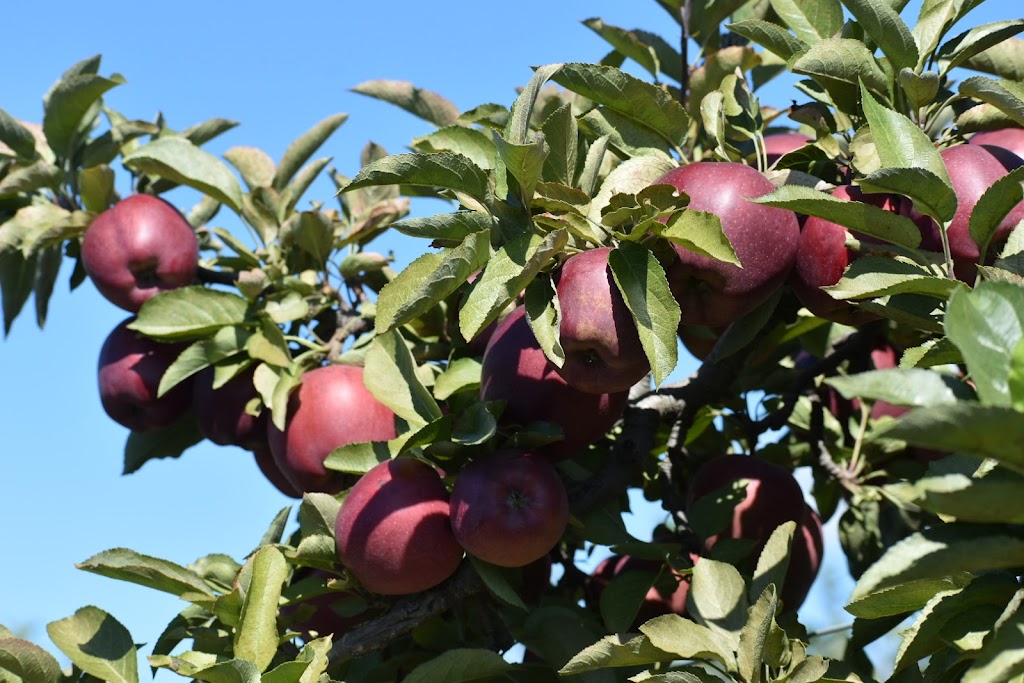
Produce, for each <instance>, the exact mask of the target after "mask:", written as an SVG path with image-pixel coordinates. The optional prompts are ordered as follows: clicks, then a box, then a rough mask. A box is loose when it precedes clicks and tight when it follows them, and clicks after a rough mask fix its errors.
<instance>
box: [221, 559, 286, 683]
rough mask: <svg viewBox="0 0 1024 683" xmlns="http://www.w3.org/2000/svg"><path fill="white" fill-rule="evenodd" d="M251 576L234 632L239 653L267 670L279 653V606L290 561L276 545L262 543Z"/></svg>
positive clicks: (241, 656)
mask: <svg viewBox="0 0 1024 683" xmlns="http://www.w3.org/2000/svg"><path fill="white" fill-rule="evenodd" d="M250 561H251V562H252V580H251V582H250V584H249V588H248V590H247V591H246V592H245V597H244V598H243V600H242V613H241V617H240V621H239V624H238V626H237V627H236V628H235V634H234V651H235V655H236V656H237V657H240V658H241V659H245V660H247V661H250V662H252V663H253V664H255V665H256V668H257V669H258V670H259V671H261V672H262V671H265V670H266V669H267V667H268V666H270V662H271V660H272V659H273V658H274V655H275V654H276V653H277V643H278V637H279V636H278V632H277V606H278V602H280V600H281V587H282V586H283V585H284V582H285V581H286V580H287V578H288V563H287V562H285V559H284V555H282V554H281V551H280V550H278V549H277V548H275V547H274V546H263V547H262V548H260V549H259V550H257V551H256V554H255V555H253V557H252V558H251V559H250Z"/></svg>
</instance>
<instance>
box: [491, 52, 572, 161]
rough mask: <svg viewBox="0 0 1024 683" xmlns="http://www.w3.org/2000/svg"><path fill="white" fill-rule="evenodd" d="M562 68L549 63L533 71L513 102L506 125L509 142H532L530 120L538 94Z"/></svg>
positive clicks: (518, 143)
mask: <svg viewBox="0 0 1024 683" xmlns="http://www.w3.org/2000/svg"><path fill="white" fill-rule="evenodd" d="M561 68H562V65H561V64H548V65H547V66H542V67H539V68H537V69H536V70H535V71H534V72H533V76H531V77H530V81H529V82H528V83H527V84H526V87H524V88H523V91H522V92H521V93H519V97H517V98H516V101H515V102H514V103H513V104H512V111H511V116H510V117H509V120H508V123H507V124H506V125H505V131H504V136H503V137H504V139H505V140H507V141H508V143H509V144H512V145H525V144H528V143H530V142H531V137H532V136H531V134H530V121H531V119H532V118H533V107H534V105H535V104H536V103H537V96H538V95H539V94H540V91H541V88H543V87H544V84H545V83H547V82H548V81H549V80H550V79H551V77H552V76H553V75H554V74H556V73H558V71H559V70H560V69H561Z"/></svg>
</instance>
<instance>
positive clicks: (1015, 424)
mask: <svg viewBox="0 0 1024 683" xmlns="http://www.w3.org/2000/svg"><path fill="white" fill-rule="evenodd" d="M1022 415H1024V413H1020V412H1018V411H1016V410H1013V409H1011V408H1004V407H1001V406H985V405H979V404H977V403H973V402H966V401H962V402H959V403H956V404H953V405H942V406H931V407H929V408H918V409H915V410H912V411H910V412H909V413H907V414H906V415H903V416H902V417H900V419H899V420H897V421H896V422H895V423H894V424H893V425H892V426H890V427H888V428H887V429H885V430H884V431H882V432H880V433H879V434H878V435H879V436H883V435H884V437H885V438H893V439H900V440H902V441H906V442H907V443H909V444H911V445H913V446H919V447H921V448H928V449H932V450H939V451H963V452H965V453H970V454H971V455H976V456H978V457H988V458H995V459H996V460H999V461H1000V462H1002V463H1003V464H1005V465H1006V466H1007V467H1011V468H1013V469H1015V470H1017V471H1024V453H1022V452H1021V449H1020V447H1019V444H1021V443H1024V419H1021V416H1022Z"/></svg>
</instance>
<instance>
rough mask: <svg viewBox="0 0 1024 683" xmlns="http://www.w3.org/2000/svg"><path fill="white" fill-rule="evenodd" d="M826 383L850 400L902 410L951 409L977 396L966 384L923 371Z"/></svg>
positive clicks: (873, 373)
mask: <svg viewBox="0 0 1024 683" xmlns="http://www.w3.org/2000/svg"><path fill="white" fill-rule="evenodd" d="M825 383H826V384H828V385H830V386H832V387H834V388H835V389H836V390H837V391H838V392H839V393H840V394H842V395H843V396H844V397H846V398H853V397H859V398H869V399H872V400H875V401H887V402H888V403H892V404H893V405H898V406H937V405H950V404H954V403H956V402H957V400H961V399H964V400H966V399H970V398H973V392H972V391H971V390H970V389H969V388H968V387H967V386H966V385H965V384H964V383H963V382H962V381H960V380H958V379H956V378H954V377H951V376H949V375H945V374H941V373H938V372H932V371H931V370H925V369H922V368H890V369H887V370H869V371H867V372H859V373H857V374H855V375H847V376H845V377H829V378H826V379H825Z"/></svg>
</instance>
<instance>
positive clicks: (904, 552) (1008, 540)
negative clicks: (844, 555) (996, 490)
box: [850, 522, 1024, 603]
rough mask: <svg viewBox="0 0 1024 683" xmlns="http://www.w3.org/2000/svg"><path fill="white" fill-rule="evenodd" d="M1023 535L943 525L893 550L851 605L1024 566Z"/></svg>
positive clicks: (1000, 528) (1006, 529)
mask: <svg viewBox="0 0 1024 683" xmlns="http://www.w3.org/2000/svg"><path fill="white" fill-rule="evenodd" d="M1021 562H1024V534H1022V533H1021V531H1020V529H1019V528H1017V527H1013V526H1008V525H995V524H992V525H989V524H969V523H961V522H953V523H949V524H938V525H936V526H933V527H930V528H928V529H925V530H923V531H919V532H917V533H914V534H911V535H910V536H908V537H907V538H905V539H903V540H901V541H899V542H897V543H896V544H894V545H892V546H890V548H889V549H888V550H887V551H886V552H885V554H884V555H883V556H882V558H881V559H879V560H878V561H877V562H876V563H875V564H873V565H872V566H871V567H869V568H868V570H867V571H866V572H864V574H863V575H862V576H861V577H860V580H859V581H858V582H857V585H856V586H855V587H854V590H853V593H852V595H851V596H850V601H851V603H855V602H857V601H858V600H862V599H863V598H865V597H867V596H870V595H873V594H875V593H878V592H880V591H882V590H884V589H886V588H893V587H898V586H900V585H903V584H908V583H910V582H913V581H918V580H946V578H945V577H947V576H950V575H956V574H960V573H964V572H984V571H989V570H994V569H1007V568H1012V567H1017V566H1020V564H1021Z"/></svg>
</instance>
